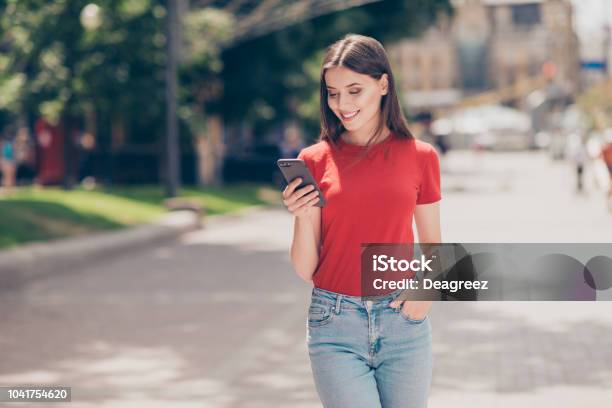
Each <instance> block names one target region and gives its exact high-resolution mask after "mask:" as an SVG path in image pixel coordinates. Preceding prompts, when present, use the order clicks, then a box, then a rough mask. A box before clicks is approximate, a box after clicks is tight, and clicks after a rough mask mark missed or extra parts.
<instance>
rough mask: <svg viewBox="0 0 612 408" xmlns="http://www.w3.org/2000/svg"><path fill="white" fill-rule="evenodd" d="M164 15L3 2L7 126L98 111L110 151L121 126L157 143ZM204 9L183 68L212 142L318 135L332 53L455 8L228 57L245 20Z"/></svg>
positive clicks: (399, 0)
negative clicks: (243, 130) (291, 130)
mask: <svg viewBox="0 0 612 408" xmlns="http://www.w3.org/2000/svg"><path fill="white" fill-rule="evenodd" d="M213 3H214V2H213ZM164 4H165V1H164V0H95V2H94V1H93V0H63V1H44V0H19V1H17V0H4V1H0V8H1V14H0V38H1V39H2V41H1V42H0V122H3V121H4V122H6V121H8V120H11V118H14V117H15V116H25V117H27V118H29V120H30V123H32V122H33V121H34V120H35V119H36V118H37V117H39V116H41V115H42V116H45V117H47V118H48V119H50V120H52V121H57V120H59V119H60V118H61V117H72V118H82V117H83V116H84V115H85V113H86V112H90V111H93V112H95V114H96V118H97V125H98V135H99V137H101V139H102V140H99V143H100V144H102V145H105V146H108V145H110V142H109V140H110V132H111V126H110V123H113V120H114V119H115V118H117V117H120V118H122V119H123V120H124V121H125V123H126V124H127V129H126V130H127V132H128V134H129V138H130V141H131V142H132V143H146V144H150V143H154V142H155V141H156V140H158V138H159V136H161V134H162V132H163V129H164V126H163V124H164V122H165V118H164V113H165V105H164V79H165V77H164V73H165V68H164V64H165V55H166V54H165V43H166V37H165V17H166V10H165V7H164ZM192 6H193V7H192V8H191V9H190V10H189V11H188V12H187V14H186V15H185V16H184V21H183V41H182V44H181V53H180V67H179V78H180V89H179V99H180V101H179V102H180V106H179V115H180V118H181V119H182V123H183V125H184V126H185V127H186V129H187V130H188V132H189V133H191V134H192V135H200V134H204V133H205V130H206V128H205V126H206V115H207V114H208V113H211V112H212V113H222V115H223V117H224V118H225V120H226V121H228V122H234V123H236V122H241V121H248V122H251V123H252V124H254V125H255V127H256V129H259V130H265V129H267V128H269V127H270V126H272V125H275V124H277V123H279V122H282V121H285V120H287V119H297V120H299V121H300V122H302V123H304V124H305V125H306V127H307V129H309V132H311V134H313V135H314V134H316V132H317V130H318V116H319V113H318V109H319V108H318V103H319V101H318V93H317V92H318V76H319V65H320V61H321V58H322V55H323V54H322V50H323V49H324V48H325V47H326V46H327V45H329V44H330V43H332V42H334V41H335V40H337V39H339V38H340V37H342V36H343V35H345V34H347V33H349V32H356V33H361V34H365V35H371V36H374V37H375V38H377V39H379V40H380V41H381V42H383V43H385V44H388V43H390V42H392V41H395V40H397V39H399V38H401V37H404V36H410V35H415V34H417V33H419V32H420V31H421V30H422V29H423V28H425V27H426V26H427V25H429V24H431V22H432V21H433V20H434V19H435V17H436V15H437V14H438V13H439V12H441V11H448V10H450V6H449V1H448V0H393V1H378V2H373V3H369V4H366V5H364V6H361V7H355V8H351V9H348V10H344V11H337V12H333V13H331V14H326V15H323V16H320V17H316V18H313V19H306V20H305V21H298V22H296V23H295V24H292V25H290V26H288V27H287V28H284V29H281V30H279V31H276V32H272V33H269V34H267V35H264V36H261V37H255V38H251V39H247V40H246V41H244V42H241V43H238V44H235V45H231V46H230V47H229V48H223V47H224V46H225V44H231V41H228V40H229V39H231V36H232V35H233V32H234V30H235V28H236V26H237V22H236V20H235V17H234V16H233V15H232V14H231V13H230V12H228V11H227V10H224V9H219V8H213V7H205V8H201V7H200V6H198V3H197V2H192ZM3 125H4V123H0V127H2V126H3ZM258 133H259V132H256V134H258ZM104 140H106V142H104Z"/></svg>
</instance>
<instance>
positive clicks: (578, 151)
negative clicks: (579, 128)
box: [566, 133, 588, 194]
mask: <svg viewBox="0 0 612 408" xmlns="http://www.w3.org/2000/svg"><path fill="white" fill-rule="evenodd" d="M566 157H567V158H569V159H570V161H571V162H572V165H573V166H574V171H575V174H576V193H577V194H582V193H583V192H584V182H583V174H584V167H585V165H586V163H587V160H588V154H587V150H586V146H585V145H584V142H583V140H582V137H581V136H580V135H579V134H576V133H575V134H572V135H570V137H569V141H568V144H567V152H566Z"/></svg>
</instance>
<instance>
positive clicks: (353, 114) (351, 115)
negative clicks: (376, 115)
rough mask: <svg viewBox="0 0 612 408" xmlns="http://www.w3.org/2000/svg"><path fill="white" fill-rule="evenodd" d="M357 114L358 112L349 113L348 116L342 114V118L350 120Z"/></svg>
mask: <svg viewBox="0 0 612 408" xmlns="http://www.w3.org/2000/svg"><path fill="white" fill-rule="evenodd" d="M357 112H359V111H355V112H353V113H350V114H348V115H345V114H342V117H344V118H346V119H350V118H352V117H353V116H355V115H356V114H357Z"/></svg>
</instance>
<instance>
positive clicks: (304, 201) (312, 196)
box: [298, 190, 319, 205]
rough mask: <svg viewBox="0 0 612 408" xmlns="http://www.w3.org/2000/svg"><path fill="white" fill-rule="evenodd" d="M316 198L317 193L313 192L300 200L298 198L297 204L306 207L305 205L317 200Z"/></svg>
mask: <svg viewBox="0 0 612 408" xmlns="http://www.w3.org/2000/svg"><path fill="white" fill-rule="evenodd" d="M318 197H319V192H318V191H316V190H315V191H313V192H311V193H309V194H306V195H305V196H303V197H302V198H300V199H299V200H298V203H299V204H300V205H306V204H308V203H309V202H310V201H312V200H313V199H315V198H318Z"/></svg>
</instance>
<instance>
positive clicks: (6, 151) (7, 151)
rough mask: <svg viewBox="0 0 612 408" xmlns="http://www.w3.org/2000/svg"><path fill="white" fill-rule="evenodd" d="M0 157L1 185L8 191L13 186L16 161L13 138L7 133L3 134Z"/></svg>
mask: <svg viewBox="0 0 612 408" xmlns="http://www.w3.org/2000/svg"><path fill="white" fill-rule="evenodd" d="M1 149H2V150H1V155H0V159H1V161H2V187H3V188H5V189H6V190H8V191H10V190H11V189H12V188H13V187H15V173H16V172H17V163H16V161H15V149H14V145H13V140H12V137H11V136H10V135H8V133H7V134H6V135H5V137H4V140H3V141H2V145H1Z"/></svg>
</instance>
